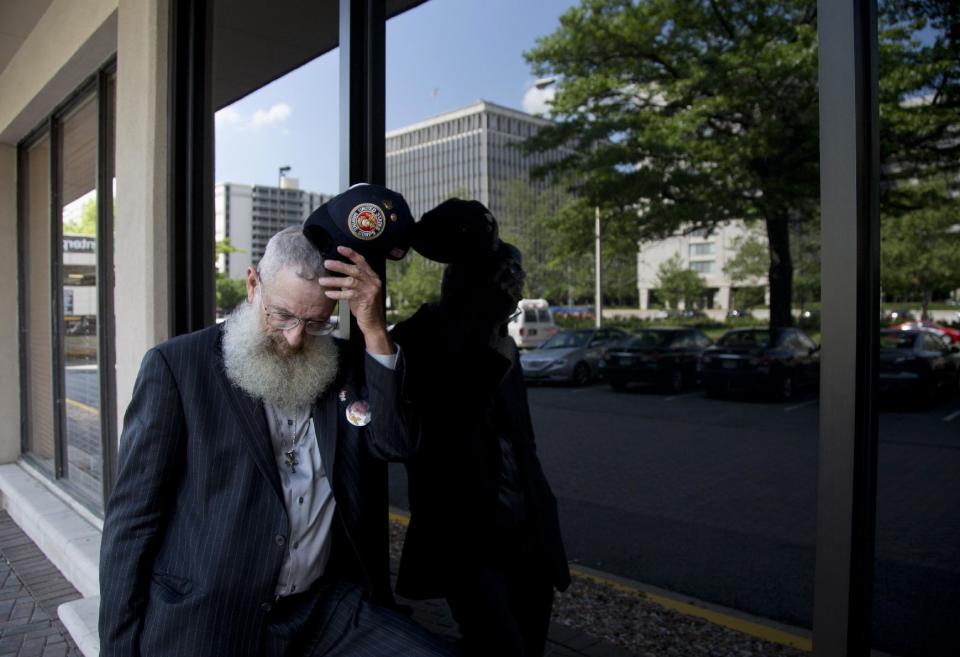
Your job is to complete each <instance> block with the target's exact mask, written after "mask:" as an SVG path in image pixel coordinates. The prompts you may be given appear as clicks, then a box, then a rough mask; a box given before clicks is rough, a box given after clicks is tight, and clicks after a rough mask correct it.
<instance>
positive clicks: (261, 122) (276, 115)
mask: <svg viewBox="0 0 960 657" xmlns="http://www.w3.org/2000/svg"><path fill="white" fill-rule="evenodd" d="M291 113H293V109H292V108H291V107H290V106H289V105H287V104H286V103H277V104H275V105H273V106H271V107H270V108H269V109H258V110H255V111H254V112H253V114H251V115H250V116H249V117H248V116H245V115H244V114H243V112H241V111H240V110H238V109H236V108H234V107H233V106H229V107H224V108H223V109H222V110H220V111H219V112H217V113H216V114H215V115H214V123H215V124H216V126H217V127H218V128H226V127H234V128H236V129H237V130H250V129H254V130H256V129H259V128H263V127H265V126H269V125H274V124H278V123H283V122H284V121H286V120H287V119H288V118H289V117H290V114H291Z"/></svg>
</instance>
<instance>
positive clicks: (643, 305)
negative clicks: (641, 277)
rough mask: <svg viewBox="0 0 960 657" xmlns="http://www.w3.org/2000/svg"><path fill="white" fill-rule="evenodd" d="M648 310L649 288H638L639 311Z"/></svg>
mask: <svg viewBox="0 0 960 657" xmlns="http://www.w3.org/2000/svg"><path fill="white" fill-rule="evenodd" d="M649 308H650V288H648V287H641V288H640V310H648V309H649Z"/></svg>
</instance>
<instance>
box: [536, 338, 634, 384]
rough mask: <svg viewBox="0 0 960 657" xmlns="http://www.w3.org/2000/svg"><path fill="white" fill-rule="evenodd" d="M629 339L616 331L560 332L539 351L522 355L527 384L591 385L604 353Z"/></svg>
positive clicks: (538, 349)
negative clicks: (614, 344) (542, 382)
mask: <svg viewBox="0 0 960 657" xmlns="http://www.w3.org/2000/svg"><path fill="white" fill-rule="evenodd" d="M626 336H627V334H626V332H624V331H621V330H620V329H616V328H601V329H576V330H572V331H560V332H559V333H557V334H556V335H555V336H553V337H552V338H550V339H549V340H547V341H546V342H544V343H543V344H542V345H540V346H539V347H538V348H536V349H531V350H530V351H526V352H524V353H522V354H520V367H522V368H523V377H524V379H526V380H527V381H530V382H533V381H564V382H570V383H573V384H575V385H584V384H586V383H588V382H589V381H590V380H591V379H592V378H593V377H594V376H595V375H596V374H597V371H598V364H599V362H600V359H601V358H603V350H604V348H605V347H606V346H608V345H610V344H613V343H614V342H616V341H617V340H621V339H623V338H625V337H626Z"/></svg>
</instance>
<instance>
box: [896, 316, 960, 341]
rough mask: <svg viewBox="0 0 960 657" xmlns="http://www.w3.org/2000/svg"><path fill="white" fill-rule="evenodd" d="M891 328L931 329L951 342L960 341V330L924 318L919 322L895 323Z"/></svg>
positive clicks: (907, 329) (902, 329)
mask: <svg viewBox="0 0 960 657" xmlns="http://www.w3.org/2000/svg"><path fill="white" fill-rule="evenodd" d="M890 328H892V329H898V330H901V331H916V330H918V329H930V330H932V331H934V332H935V333H937V334H939V335H940V336H941V337H945V338H949V340H950V342H960V330H957V329H955V328H951V327H949V326H943V325H942V324H937V323H936V322H931V321H930V320H928V319H924V320H921V321H919V322H902V323H900V324H894V325H893V326H891V327H890Z"/></svg>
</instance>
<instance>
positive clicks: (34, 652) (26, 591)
mask: <svg viewBox="0 0 960 657" xmlns="http://www.w3.org/2000/svg"><path fill="white" fill-rule="evenodd" d="M78 598H80V593H78V592H77V590H76V589H75V588H73V586H71V585H70V583H69V582H68V581H67V580H66V579H64V578H63V575H61V574H60V571H59V570H57V569H56V568H55V567H54V565H53V564H52V563H50V562H49V561H48V560H47V558H46V557H45V556H44V555H43V553H42V552H41V551H40V548H38V547H37V546H36V545H35V544H34V543H33V541H31V540H30V539H29V538H28V537H27V535H26V534H24V533H23V531H22V530H21V529H20V528H19V527H18V526H17V524H16V523H15V522H13V520H11V519H10V516H9V515H7V512H6V511H0V657H13V656H14V655H16V656H17V657H67V656H69V657H80V651H79V650H77V646H76V645H75V644H74V642H73V640H72V639H71V638H70V635H69V634H68V633H67V631H66V630H65V629H64V627H63V625H62V624H61V623H60V621H59V620H57V606H58V605H60V604H61V603H64V602H69V601H70V600H76V599H78Z"/></svg>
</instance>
